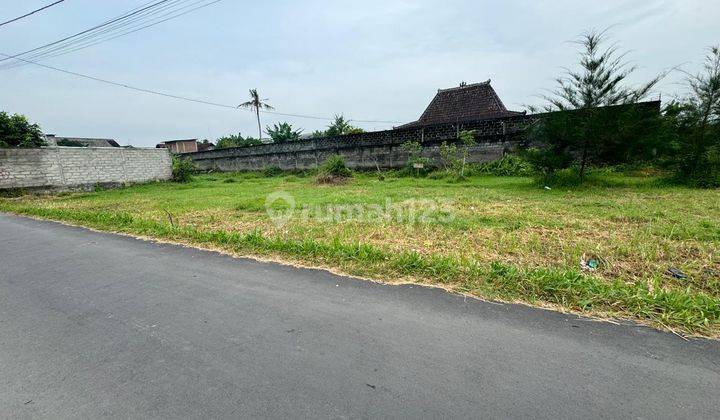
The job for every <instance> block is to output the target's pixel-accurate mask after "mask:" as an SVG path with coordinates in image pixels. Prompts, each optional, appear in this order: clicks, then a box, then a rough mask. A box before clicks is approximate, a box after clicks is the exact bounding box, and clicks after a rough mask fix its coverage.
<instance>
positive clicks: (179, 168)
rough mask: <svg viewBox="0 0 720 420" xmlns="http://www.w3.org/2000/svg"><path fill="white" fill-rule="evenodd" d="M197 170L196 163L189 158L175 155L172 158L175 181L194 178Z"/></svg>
mask: <svg viewBox="0 0 720 420" xmlns="http://www.w3.org/2000/svg"><path fill="white" fill-rule="evenodd" d="M194 172H195V164H193V162H192V160H190V159H188V158H180V157H177V156H173V158H172V180H173V181H174V182H188V181H190V180H192V174H193V173H194Z"/></svg>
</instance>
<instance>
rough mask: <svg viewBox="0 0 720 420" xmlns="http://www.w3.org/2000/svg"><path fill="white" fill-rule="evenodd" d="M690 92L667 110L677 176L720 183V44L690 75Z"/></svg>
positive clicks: (701, 183)
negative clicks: (700, 66)
mask: <svg viewBox="0 0 720 420" xmlns="http://www.w3.org/2000/svg"><path fill="white" fill-rule="evenodd" d="M687 83H688V86H689V87H690V94H689V95H688V96H687V97H686V98H684V99H683V100H681V101H679V102H676V103H672V104H670V105H669V106H668V107H667V108H666V111H665V118H666V121H667V125H668V126H669V129H670V131H671V133H672V136H673V137H674V138H673V141H672V143H671V144H672V146H673V147H672V150H671V153H670V156H671V160H672V162H673V164H674V166H675V168H676V172H677V174H678V176H679V177H680V178H681V179H682V180H683V181H685V182H688V183H690V184H692V185H697V186H701V187H718V186H720V46H716V47H712V48H710V49H709V51H708V54H707V56H706V57H705V63H704V66H703V70H702V71H701V72H699V73H697V74H688V75H687Z"/></svg>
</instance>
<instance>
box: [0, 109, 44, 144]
mask: <svg viewBox="0 0 720 420" xmlns="http://www.w3.org/2000/svg"><path fill="white" fill-rule="evenodd" d="M45 145H46V143H45V138H44V136H43V134H42V130H41V129H40V126H39V125H37V124H30V122H28V120H27V118H26V117H25V116H24V115H20V114H13V115H10V114H8V113H7V112H0V147H40V146H45Z"/></svg>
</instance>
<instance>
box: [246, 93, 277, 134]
mask: <svg viewBox="0 0 720 420" xmlns="http://www.w3.org/2000/svg"><path fill="white" fill-rule="evenodd" d="M265 101H267V99H260V95H259V94H258V91H257V89H250V100H249V101H247V102H243V103H241V104H240V105H238V108H249V109H250V110H253V111H255V115H256V116H257V125H258V138H259V139H262V125H261V124H260V110H263V109H264V110H272V109H275V108H273V107H272V106H270V104H268V103H266V102H265Z"/></svg>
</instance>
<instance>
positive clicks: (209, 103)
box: [0, 53, 402, 124]
mask: <svg viewBox="0 0 720 420" xmlns="http://www.w3.org/2000/svg"><path fill="white" fill-rule="evenodd" d="M0 55H2V56H4V57H7V58H13V59H15V60H19V61H22V62H24V63H28V64H33V65H36V66H39V67H42V68H45V69H49V70H54V71H57V72H60V73H65V74H69V75H72V76H76V77H81V78H83V79H88V80H94V81H96V82H100V83H105V84H108V85H113V86H117V87H122V88H125V89H130V90H134V91H136V92H143V93H147V94H152V95H158V96H164V97H166V98H172V99H178V100H183V101H188V102H194V103H199V104H204V105H211V106H215V107H220V108H228V109H238V107H237V106H235V105H229V104H222V103H218V102H212V101H207V100H203V99H195V98H188V97H185V96H179V95H173V94H171V93H165V92H160V91H157V90H152V89H145V88H140V87H137V86H132V85H128V84H126V83H120V82H114V81H112V80H107V79H103V78H100V77H95V76H91V75H88V74H83V73H78V72H75V71H71V70H65V69H61V68H59V67H54V66H50V65H47V64H42V63H38V62H35V61H30V60H27V59H24V58H21V57H13V56H11V55H9V54H5V53H0ZM260 112H261V113H264V114H272V115H282V116H286V117H296V118H308V119H315V120H327V121H332V120H334V118H329V117H319V116H315V115H303V114H290V113H285V112H276V111H264V110H260ZM352 121H355V122H363V123H383V124H402V122H400V121H383V120H358V119H352Z"/></svg>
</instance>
